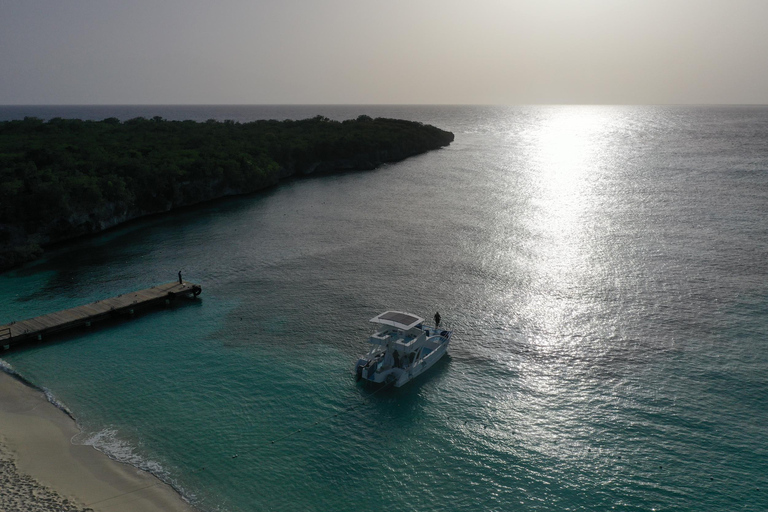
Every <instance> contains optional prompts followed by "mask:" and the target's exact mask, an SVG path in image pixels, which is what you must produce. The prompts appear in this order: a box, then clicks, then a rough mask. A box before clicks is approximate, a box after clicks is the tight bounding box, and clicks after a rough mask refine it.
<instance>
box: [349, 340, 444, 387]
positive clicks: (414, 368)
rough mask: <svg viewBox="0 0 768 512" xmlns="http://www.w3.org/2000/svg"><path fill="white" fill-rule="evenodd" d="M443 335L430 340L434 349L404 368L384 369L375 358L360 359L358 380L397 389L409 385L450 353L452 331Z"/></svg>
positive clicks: (357, 368) (356, 372)
mask: <svg viewBox="0 0 768 512" xmlns="http://www.w3.org/2000/svg"><path fill="white" fill-rule="evenodd" d="M443 333H444V334H441V335H435V336H432V337H431V338H430V339H429V341H430V342H432V343H431V346H433V347H434V348H433V349H431V350H429V351H428V353H427V354H426V355H423V356H422V357H420V358H419V359H417V360H415V361H413V363H411V364H408V365H407V366H406V367H404V368H398V367H383V366H382V365H381V363H380V362H378V360H377V359H375V358H372V359H366V358H360V359H359V360H358V362H357V365H355V374H356V375H357V379H358V380H362V381H364V382H366V383H371V384H388V385H389V384H391V385H394V386H395V387H396V388H399V387H401V386H403V385H405V384H407V383H408V382H410V381H412V380H413V379H415V378H416V377H418V376H419V375H421V374H422V373H424V372H426V371H427V370H429V369H430V368H431V367H432V366H434V365H435V363H437V362H438V361H439V360H440V359H441V358H442V357H443V356H444V355H445V353H446V352H447V351H448V344H449V343H450V338H451V333H450V331H443Z"/></svg>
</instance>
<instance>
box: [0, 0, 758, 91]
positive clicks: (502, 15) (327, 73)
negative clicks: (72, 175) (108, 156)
mask: <svg viewBox="0 0 768 512" xmlns="http://www.w3.org/2000/svg"><path fill="white" fill-rule="evenodd" d="M39 103H43V104H95V103H113V104H114V103H118V104H130V103H149V104H153V103H161V104H167V103H191V104H194V103H202V104H216V103H230V104H255V103H305V104H306V103H311V104H315V103H352V104H360V103H362V104H370V103H398V104H400V103H429V104H452V103H459V104H474V103H484V104H531V103H751V104H754V103H768V0H637V1H636V0H530V1H518V0H505V1H501V0H499V1H496V0H455V1H452V0H407V1H406V0H386V1H384V0H316V1H312V0H303V1H298V0H280V1H272V0H216V1H198V0H92V1H91V0H0V104H39Z"/></svg>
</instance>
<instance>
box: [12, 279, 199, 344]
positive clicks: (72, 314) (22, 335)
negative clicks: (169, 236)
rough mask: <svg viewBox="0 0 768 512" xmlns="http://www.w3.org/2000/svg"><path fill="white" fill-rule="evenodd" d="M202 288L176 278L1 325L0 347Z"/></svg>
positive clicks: (161, 301)
mask: <svg viewBox="0 0 768 512" xmlns="http://www.w3.org/2000/svg"><path fill="white" fill-rule="evenodd" d="M201 290H202V288H201V287H200V285H198V284H194V283H188V282H186V281H183V282H182V283H179V282H178V281H174V282H172V283H165V284H161V285H157V286H153V287H152V288H147V289H145V290H138V291H135V292H130V293H124V294H122V295H118V296H117V297H111V298H108V299H102V300H97V301H96V302H92V303H90V304H84V305H82V306H77V307H75V308H71V309H65V310H63V311H57V312H55V313H49V314H47V315H42V316H38V317H35V318H30V319H28V320H21V321H18V322H12V323H10V324H6V325H2V326H0V349H1V348H7V347H10V346H13V345H17V344H19V343H22V342H24V341H26V340H30V339H38V338H39V337H42V336H43V335H47V334H50V333H54V332H60V331H64V330H67V329H72V328H75V327H79V326H83V325H85V324H86V322H96V321H98V320H102V319H104V318H108V317H110V316H112V315H114V314H117V313H125V312H128V313H132V310H134V309H140V308H143V307H147V306H150V305H153V304H160V303H164V302H165V300H166V299H173V298H175V297H177V296H186V295H189V294H192V295H194V296H197V295H199V294H200V291H201Z"/></svg>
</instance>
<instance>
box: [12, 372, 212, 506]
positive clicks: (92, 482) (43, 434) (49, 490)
mask: <svg viewBox="0 0 768 512" xmlns="http://www.w3.org/2000/svg"><path fill="white" fill-rule="evenodd" d="M80 433H81V431H80V429H79V428H78V426H77V424H76V423H75V421H74V419H73V418H72V417H71V415H69V414H68V413H67V412H66V411H65V410H62V409H60V408H59V407H57V406H56V405H54V404H52V403H51V402H49V401H48V398H47V397H46V396H45V394H44V393H43V391H40V390H39V389H37V388H35V387H33V386H32V385H29V384H26V383H25V382H22V380H21V378H20V377H16V376H14V375H11V374H9V373H8V372H6V371H4V369H1V368H0V483H2V485H0V508H4V507H13V508H8V510H28V511H37V510H40V511H44V510H51V509H52V508H56V509H57V510H66V511H70V510H71V511H81V510H85V511H88V510H93V511H94V512H101V511H103V512H132V511H136V512H140V511H146V512H163V511H170V512H199V511H198V510H197V509H196V508H194V507H193V506H192V505H190V504H189V503H188V502H186V501H185V500H184V498H183V497H182V496H181V495H180V494H179V493H178V492H177V491H176V490H175V489H174V488H173V487H171V486H170V485H168V484H166V483H165V482H163V481H162V480H160V479H159V478H157V477H156V476H155V475H153V474H151V473H148V472H146V471H143V470H141V469H138V468H136V467H134V466H131V465H129V464H124V463H122V462H118V461H116V460H114V459H111V458H109V456H107V455H106V454H105V453H102V452H100V451H99V450H97V449H96V448H94V447H93V446H89V445H77V444H73V443H72V438H73V437H74V436H76V435H78V434H80Z"/></svg>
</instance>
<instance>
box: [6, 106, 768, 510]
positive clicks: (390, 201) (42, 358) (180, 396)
mask: <svg viewBox="0 0 768 512" xmlns="http://www.w3.org/2000/svg"><path fill="white" fill-rule="evenodd" d="M25 108H26V110H24V109H25ZM362 113H365V114H369V115H374V116H378V115H385V116H388V117H402V118H409V119H415V120H419V121H423V122H428V123H432V124H435V125H437V126H440V127H442V128H446V129H449V130H451V131H453V132H454V133H455V134H456V141H455V142H454V143H453V144H452V145H451V146H449V147H448V148H445V149H443V150H440V151H435V152H431V153H428V154H425V155H421V156H418V157H415V158H411V159H409V160H406V161H404V162H401V163H398V164H393V165H388V166H385V167H382V168H380V169H378V170H375V171H372V172H361V173H351V174H340V175H333V176H325V177H317V178H311V179H305V180H299V181H292V182H289V183H285V184H283V185H281V186H279V187H277V188H275V189H272V190H269V191H267V192H265V193H262V194H257V195H254V196H249V197H241V198H235V199H230V200H225V201H219V202H216V203H212V204H208V205H204V206H201V207H198V208H194V209H188V210H184V211H181V212H176V213H172V214H169V215H166V216H162V217H155V218H151V219H148V220H143V221H139V222H136V223H132V224H130V225H128V226H125V227H123V228H120V229H117V230H114V231H110V232H108V233H105V234H103V235H102V236H98V237H94V238H91V239H87V240H82V241H78V242H76V243H73V244H70V245H67V246H65V247H61V248H59V249H57V250H55V251H52V252H51V253H50V254H49V257H48V258H47V259H46V260H44V261H41V262H39V263H36V264H34V265H30V266H28V267H24V268H22V269H19V270H15V271H13V272H9V273H6V274H3V275H0V322H3V323H4V322H6V321H11V320H13V319H20V318H27V317H32V316H35V315H38V314H42V313H46V312H49V311H53V310H58V309H62V308H66V307H71V306H74V305H78V304H82V303H85V302H89V301H92V300H96V299H99V298H104V297H108V296H112V295H115V294H119V293H122V292H126V291H130V290H133V289H137V288H143V287H147V286H151V285H153V284H157V283H161V282H166V281H171V280H173V279H174V278H175V276H176V272H177V271H178V270H179V269H183V271H184V276H185V279H188V280H190V281H194V282H198V283H200V284H202V286H203V294H202V296H201V298H200V300H199V301H196V302H193V303H190V304H187V305H183V306H180V307H176V308H173V309H171V310H169V311H164V312H157V313H151V314H146V315H143V316H141V317H139V318H137V319H134V320H131V321H128V322H124V323H120V324H117V325H113V326H110V327H108V328H99V329H94V330H93V331H92V332H89V333H87V334H84V335H82V336H72V337H70V338H68V339H65V340H62V341H61V342H56V343H47V344H42V345H37V346H34V347H31V348H29V349H25V350H22V351H16V352H13V353H8V354H4V355H3V359H4V360H5V361H6V362H7V363H9V364H10V365H12V366H13V368H14V369H15V370H16V371H18V372H20V373H21V374H22V375H23V376H24V377H25V378H27V379H28V380H30V381H32V382H34V383H36V384H38V385H40V386H42V387H44V388H46V389H47V390H49V391H50V393H51V394H52V395H53V396H54V397H55V399H56V400H58V401H60V402H61V403H63V404H64V405H65V406H66V407H67V408H68V409H70V410H71V411H72V413H73V414H74V416H75V417H77V419H78V422H79V423H80V424H81V427H82V429H83V434H82V436H81V437H82V438H81V439H78V441H79V442H83V443H89V444H94V445H96V446H98V447H99V448H100V449H102V450H105V451H107V452H108V453H110V454H111V455H112V456H114V457H116V458H119V459H121V460H126V461H130V462H132V463H134V464H136V465H138V466H140V467H144V468H146V469H150V470H152V471H153V472H155V473H156V474H158V475H160V476H161V477H162V478H164V479H165V480H167V481H169V482H171V483H173V485H175V486H176V487H177V488H178V489H179V490H180V491H181V492H183V493H184V494H185V495H186V496H187V497H188V498H189V499H190V500H191V501H192V502H193V503H195V504H196V505H197V506H199V507H200V508H201V509H202V510H205V511H209V510H220V511H232V512H237V511H246V510H318V511H321V510H350V511H351V510H391V509H399V510H420V511H421V510H426V511H429V510H441V511H442V510H481V509H484V510H504V511H506V510H520V511H539V510H541V511H544V510H610V509H616V510H653V509H655V510H754V511H762V510H766V509H768V350H767V349H768V341H767V340H768V315H767V313H768V267H766V264H765V262H766V261H767V259H766V256H767V255H768V109H766V108H751V107H741V108H716V107H710V108H692V107H691V108H682V107H679V108H663V107H568V106H562V107H526V108H501V107H384V106H381V107H351V106H350V107H328V106H326V107H35V108H33V107H14V108H9V107H2V108H0V117H3V118H8V117H18V116H19V115H21V116H22V117H23V115H38V116H40V117H50V116H54V115H60V116H64V117H73V116H75V117H88V116H90V117H92V118H95V119H101V118H104V117H110V116H112V115H115V116H117V117H122V118H130V117H135V116H137V115H144V116H148V117H151V116H153V115H162V116H164V117H167V118H179V119H182V118H194V119H200V120H204V119H208V118H211V117H215V118H220V119H225V118H229V119H236V120H241V121H245V120H248V119H255V118H260V117H274V118H278V119H282V118H288V117H292V118H301V117H310V116H313V115H316V114H321V115H326V116H328V117H332V118H337V119H343V118H349V117H355V116H357V115H359V114H362ZM386 309H401V310H405V311H411V312H413V313H417V314H422V315H423V316H427V317H429V316H431V315H432V314H433V313H434V311H435V310H439V311H440V312H441V314H442V316H443V319H444V320H445V321H446V322H447V323H448V325H449V326H450V327H452V328H453V329H454V330H455V335H454V339H453V342H452V345H451V348H450V350H449V356H447V357H446V358H445V360H444V361H442V362H441V363H440V365H439V366H437V367H435V368H434V369H433V370H431V371H430V374H429V375H428V376H425V377H426V378H424V379H423V380H422V381H420V382H418V381H417V382H414V383H412V385H408V386H405V387H403V388H401V389H397V390H384V391H383V392H379V393H376V394H374V395H372V394H371V393H372V390H369V389H365V388H362V387H359V386H358V385H356V384H355V382H354V379H353V377H352V375H351V368H352V365H353V364H354V361H355V360H356V357H357V356H358V355H359V354H361V353H362V352H363V351H364V350H365V349H366V347H365V346H364V345H365V341H364V340H365V338H366V336H367V334H368V332H369V328H368V324H367V320H368V319H369V318H371V317H373V316H375V315H376V314H378V313H379V312H381V311H383V310H386ZM297 429H302V432H300V433H294V432H295V431H296V430H297ZM292 433H294V434H293V435H290V436H289V437H286V436H288V435H289V434H292ZM271 441H276V442H275V443H274V444H273V443H271ZM235 454H236V455H237V457H236V458H233V455H235ZM203 468H204V469H203Z"/></svg>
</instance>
